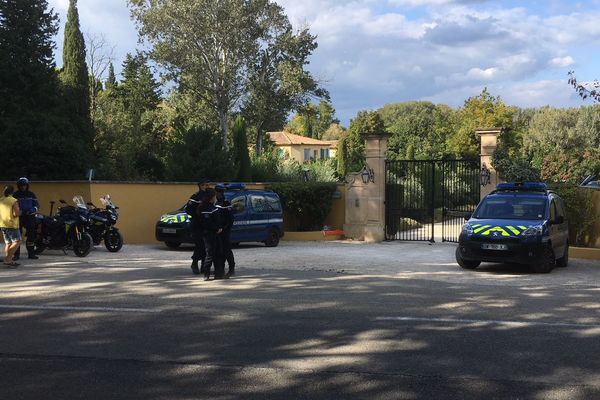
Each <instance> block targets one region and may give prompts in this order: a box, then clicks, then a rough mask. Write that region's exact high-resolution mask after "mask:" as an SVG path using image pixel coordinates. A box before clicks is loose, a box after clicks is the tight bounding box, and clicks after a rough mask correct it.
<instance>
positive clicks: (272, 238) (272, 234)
mask: <svg viewBox="0 0 600 400" xmlns="http://www.w3.org/2000/svg"><path fill="white" fill-rule="evenodd" d="M264 243H265V245H266V246H267V247H277V245H278V244H279V231H278V230H277V229H275V228H271V229H270V230H269V233H268V234H267V240H265V242H264Z"/></svg>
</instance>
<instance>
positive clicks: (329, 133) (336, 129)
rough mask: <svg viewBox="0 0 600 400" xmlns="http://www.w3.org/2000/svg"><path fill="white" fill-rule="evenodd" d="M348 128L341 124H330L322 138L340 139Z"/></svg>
mask: <svg viewBox="0 0 600 400" xmlns="http://www.w3.org/2000/svg"><path fill="white" fill-rule="evenodd" d="M344 132H346V130H345V129H344V128H343V127H342V126H341V125H340V124H339V123H333V124H331V125H329V128H327V130H326V131H325V132H323V137H321V139H322V140H340V138H341V137H342V135H343V134H344Z"/></svg>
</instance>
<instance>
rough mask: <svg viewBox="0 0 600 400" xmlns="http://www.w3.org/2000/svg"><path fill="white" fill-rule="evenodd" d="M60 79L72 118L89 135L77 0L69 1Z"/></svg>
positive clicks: (86, 73) (84, 69)
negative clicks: (68, 100) (68, 101)
mask: <svg viewBox="0 0 600 400" xmlns="http://www.w3.org/2000/svg"><path fill="white" fill-rule="evenodd" d="M61 78H62V81H63V84H64V85H65V91H66V92H67V93H66V94H67V96H68V97H69V98H70V99H71V102H70V104H69V105H70V106H71V107H72V111H73V114H74V117H75V118H76V120H77V121H79V125H80V128H81V129H82V131H83V132H86V133H88V134H91V121H90V88H89V78H88V68H87V64H86V62H85V42H84V40H83V34H82V33H81V29H80V27H79V11H77V0H70V1H69V11H68V12H67V23H66V25H65V39H64V47H63V70H62V73H61ZM89 139H91V135H90V138H89ZM90 143H91V141H90Z"/></svg>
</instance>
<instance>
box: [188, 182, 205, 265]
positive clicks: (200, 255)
mask: <svg viewBox="0 0 600 400" xmlns="http://www.w3.org/2000/svg"><path fill="white" fill-rule="evenodd" d="M209 186H210V181H209V180H208V179H201V180H200V181H198V191H197V192H196V193H194V194H193V195H192V196H191V197H190V199H189V200H188V202H187V204H186V206H185V212H186V213H188V214H189V215H190V217H191V220H192V222H191V225H190V228H191V230H192V236H193V239H194V254H193V255H192V265H191V268H192V272H193V273H194V274H195V275H198V274H200V273H204V259H205V258H206V249H205V247H204V240H203V238H202V229H201V228H200V209H201V206H202V200H203V198H204V195H205V193H206V191H207V190H208V189H209ZM198 263H200V268H198Z"/></svg>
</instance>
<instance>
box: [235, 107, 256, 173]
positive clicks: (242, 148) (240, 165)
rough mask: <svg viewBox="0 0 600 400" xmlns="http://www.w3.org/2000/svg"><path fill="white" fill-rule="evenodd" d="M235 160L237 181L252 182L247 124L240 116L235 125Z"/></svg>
mask: <svg viewBox="0 0 600 400" xmlns="http://www.w3.org/2000/svg"><path fill="white" fill-rule="evenodd" d="M232 130H233V159H234V163H235V166H236V168H237V171H238V173H237V179H238V180H240V181H242V182H249V181H250V180H252V170H251V165H250V155H249V154H248V136H247V129H246V122H245V121H244V119H243V118H242V117H240V116H238V117H237V118H236V119H235V122H234V123H233V129H232Z"/></svg>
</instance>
